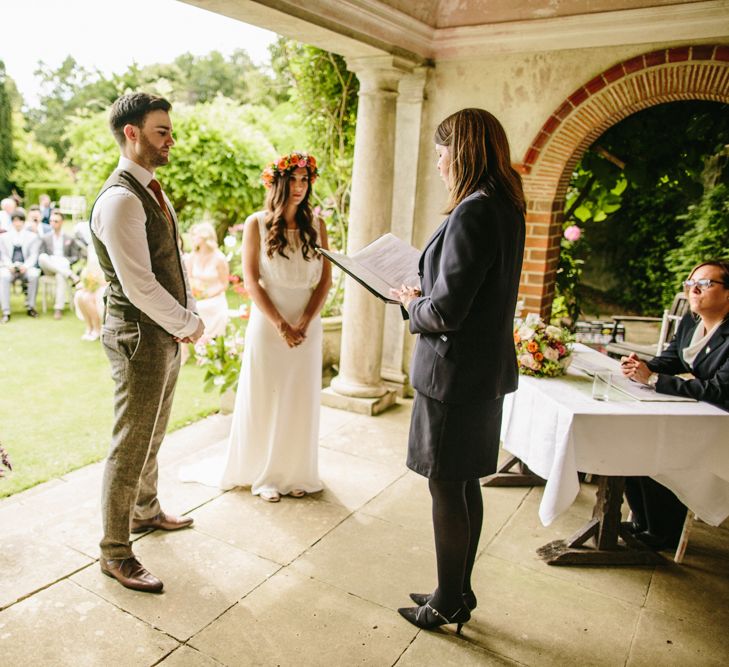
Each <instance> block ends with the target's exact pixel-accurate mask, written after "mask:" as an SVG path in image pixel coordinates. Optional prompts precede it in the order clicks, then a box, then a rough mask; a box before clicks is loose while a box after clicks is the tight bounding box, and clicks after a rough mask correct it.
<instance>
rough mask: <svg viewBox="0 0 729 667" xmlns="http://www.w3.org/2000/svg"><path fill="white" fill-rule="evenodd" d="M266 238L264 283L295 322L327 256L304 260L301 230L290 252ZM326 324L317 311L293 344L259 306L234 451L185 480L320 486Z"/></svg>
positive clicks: (256, 489) (187, 473) (238, 402)
mask: <svg viewBox="0 0 729 667" xmlns="http://www.w3.org/2000/svg"><path fill="white" fill-rule="evenodd" d="M257 217H258V225H259V232H260V238H261V252H260V256H259V262H260V283H261V285H262V286H263V288H264V289H265V290H266V293H267V294H268V295H269V297H270V298H271V301H272V302H273V304H274V305H275V306H276V309H277V310H278V311H279V313H281V315H282V316H283V317H284V318H285V319H286V320H287V321H288V322H289V323H291V324H294V323H295V322H296V321H297V320H298V319H299V317H300V316H301V314H302V313H303V312H304V309H305V307H306V304H307V303H308V302H309V298H310V297H311V294H312V292H313V291H314V288H315V287H316V286H317V284H318V283H319V279H320V277H321V270H322V266H321V263H322V260H321V259H320V257H319V255H316V254H314V256H313V257H311V253H310V259H309V261H306V260H304V257H303V254H302V252H301V240H300V239H299V236H298V231H297V230H289V231H287V239H288V242H289V245H288V246H287V249H286V254H287V255H288V259H286V258H284V257H281V256H280V255H279V254H277V253H276V254H274V256H273V257H272V258H269V257H268V256H267V255H266V252H265V244H264V239H265V238H266V229H265V226H264V223H263V215H262V214H259V215H258V216H257ZM321 363H322V326H321V318H320V317H319V316H318V315H317V317H316V318H314V319H313V320H312V321H311V323H310V324H309V328H308V330H307V334H306V339H305V340H304V342H303V343H301V344H300V345H298V346H297V347H293V348H291V347H289V346H288V345H287V344H286V343H285V342H284V340H283V339H282V338H281V337H280V336H279V334H278V331H277V330H276V328H275V327H274V326H273V325H272V324H271V323H270V322H269V321H268V319H266V317H265V316H264V315H263V313H261V311H260V310H258V308H256V307H255V305H251V316H250V321H249V322H248V328H247V329H246V340H245V348H244V352H243V365H242V367H241V374H240V379H239V381H238V390H237V393H236V397H235V409H234V411H233V424H232V427H231V432H230V437H229V440H228V451H227V454H226V457H225V460H224V462H223V466H222V469H221V467H220V459H218V461H217V465H216V464H215V463H212V462H202V463H201V464H200V465H198V466H190V467H188V468H186V469H185V470H183V471H181V473H180V475H181V477H182V479H184V480H186V481H199V482H202V483H205V484H211V485H214V486H219V487H220V488H223V489H231V488H233V487H235V486H250V487H251V491H252V493H254V494H259V493H260V492H261V491H278V492H279V493H280V494H282V495H283V494H287V493H289V492H290V491H293V490H295V489H301V490H303V491H306V492H307V493H311V492H314V491H320V490H321V488H322V485H321V481H320V480H319V471H318V457H317V448H318V440H319V393H320V391H321Z"/></svg>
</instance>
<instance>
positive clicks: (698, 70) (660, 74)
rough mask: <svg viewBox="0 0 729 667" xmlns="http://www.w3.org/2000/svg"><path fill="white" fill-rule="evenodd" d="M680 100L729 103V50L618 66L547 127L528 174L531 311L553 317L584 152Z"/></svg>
mask: <svg viewBox="0 0 729 667" xmlns="http://www.w3.org/2000/svg"><path fill="white" fill-rule="evenodd" d="M679 100H711V101H716V102H725V103H726V102H729V47H727V46H711V45H705V46H691V47H688V46H687V47H680V48H672V49H665V50H662V51H654V52H651V53H646V54H643V55H641V56H637V57H635V58H631V59H630V60H626V61H624V62H621V63H618V64H616V65H614V66H613V67H611V68H609V69H607V70H605V71H604V72H602V73H601V74H599V75H598V76H596V77H594V78H593V79H591V80H590V81H588V82H587V83H585V84H584V85H583V86H581V87H580V88H578V89H577V90H576V91H575V92H574V93H572V94H571V95H570V96H569V97H568V98H567V99H566V100H565V101H564V102H563V104H562V105H560V106H559V107H558V108H557V109H556V110H555V111H554V113H552V114H551V115H550V117H549V118H548V119H547V121H546V122H545V123H544V125H543V126H542V129H541V130H540V131H539V133H538V135H537V136H536V137H535V139H534V141H533V142H532V144H531V146H530V147H529V149H528V150H527V152H526V154H525V157H524V160H523V169H522V170H523V178H524V187H525V192H526V196H527V241H526V250H525V256H524V268H523V271H522V283H521V287H520V293H521V296H522V298H523V299H524V302H525V307H526V309H527V310H529V311H535V312H539V313H541V314H542V315H543V316H546V315H547V314H548V313H549V309H550V307H551V303H552V299H553V296H554V285H555V277H556V270H557V266H558V262H559V254H560V239H561V237H562V222H563V219H564V214H563V211H564V203H565V195H566V193H567V188H568V186H569V182H570V178H571V176H572V172H573V170H574V168H575V166H576V165H577V163H578V162H579V160H580V158H581V157H582V155H583V154H584V152H585V151H586V150H587V148H588V147H589V146H590V145H591V144H592V143H593V142H594V141H595V140H596V139H597V138H598V137H600V136H601V135H602V134H603V133H604V132H605V131H606V130H607V129H608V128H609V127H611V126H613V125H614V124H616V123H617V122H619V121H621V120H622V119H624V118H627V117H628V116H630V115H632V114H634V113H635V112H637V111H640V110H642V109H646V108H648V107H652V106H655V105H658V104H662V103H665V102H673V101H679Z"/></svg>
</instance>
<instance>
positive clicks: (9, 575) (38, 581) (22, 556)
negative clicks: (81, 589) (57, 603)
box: [0, 533, 93, 662]
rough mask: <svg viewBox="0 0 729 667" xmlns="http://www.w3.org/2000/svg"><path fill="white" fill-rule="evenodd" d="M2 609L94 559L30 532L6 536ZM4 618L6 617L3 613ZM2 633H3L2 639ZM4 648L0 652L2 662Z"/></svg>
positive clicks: (1, 553) (0, 550) (0, 565)
mask: <svg viewBox="0 0 729 667" xmlns="http://www.w3.org/2000/svg"><path fill="white" fill-rule="evenodd" d="M1 539H2V544H1V545H0V609H4V608H5V607H8V606H9V605H11V604H13V603H14V602H17V601H18V600H22V599H23V598H25V597H27V596H28V595H30V594H31V593H34V592H36V591H39V590H42V589H43V588H45V587H47V586H49V585H50V584H52V583H53V582H55V581H58V580H59V579H63V578H64V577H67V576H68V575H70V574H73V573H74V572H76V571H77V570H79V569H81V568H83V567H84V566H86V565H88V564H89V563H91V562H93V561H92V559H91V558H89V557H88V556H85V555H84V554H81V553H79V552H77V551H74V550H73V549H69V548H68V547H64V546H62V545H60V544H58V543H56V542H52V541H49V540H44V539H42V538H39V537H36V536H35V535H34V534H32V533H31V534H29V535H19V534H15V535H2V537H1ZM0 620H2V616H0ZM1 636H2V633H0V638H1ZM1 661H2V651H0V662H1Z"/></svg>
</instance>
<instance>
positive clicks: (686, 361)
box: [621, 260, 729, 549]
mask: <svg viewBox="0 0 729 667" xmlns="http://www.w3.org/2000/svg"><path fill="white" fill-rule="evenodd" d="M683 284H684V289H685V290H686V294H687V296H688V300H689V307H690V312H689V313H687V314H686V315H684V317H683V318H682V319H681V322H680V323H679V325H678V329H677V330H676V336H675V337H674V339H673V340H672V341H671V343H670V345H669V346H668V347H667V348H666V350H665V351H664V352H662V353H661V354H659V355H658V356H657V357H654V358H653V359H651V360H650V361H649V362H647V363H646V362H643V361H641V360H640V359H638V357H637V356H636V355H634V354H631V355H630V356H629V357H622V359H621V368H622V371H623V375H625V376H626V377H629V378H631V379H632V380H635V381H636V382H640V383H641V384H644V385H647V386H648V387H652V388H653V389H654V390H655V391H657V392H659V393H662V394H671V395H673V396H689V397H691V398H695V399H696V400H697V401H706V402H707V403H713V404H714V405H716V406H718V407H720V408H722V409H723V410H727V411H729V261H727V260H708V261H706V262H701V263H700V264H697V265H696V266H695V267H694V268H693V269H692V270H691V272H690V273H689V276H688V278H687V279H686V280H685V281H684V283H683ZM684 373H690V374H691V376H692V377H690V378H689V379H685V378H683V377H678V376H679V375H682V374H684ZM625 497H626V499H627V501H628V505H630V509H631V511H632V513H633V523H632V525H630V526H629V529H630V530H632V532H633V533H634V534H635V535H636V537H638V538H639V539H640V540H641V541H642V542H644V543H645V544H647V545H648V546H650V547H653V548H655V549H675V548H676V546H677V545H678V542H679V539H680V537H681V531H682V529H683V524H684V521H685V519H686V506H685V505H684V504H683V503H682V502H681V501H680V500H679V499H678V498H677V497H676V495H675V494H674V493H673V492H672V491H670V490H669V489H667V488H666V487H665V486H663V485H662V484H659V483H658V482H656V481H655V480H654V479H651V478H650V477H627V478H626V480H625Z"/></svg>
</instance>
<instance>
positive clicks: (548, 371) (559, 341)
mask: <svg viewBox="0 0 729 667" xmlns="http://www.w3.org/2000/svg"><path fill="white" fill-rule="evenodd" d="M573 341H574V336H573V335H572V334H571V333H570V331H569V329H565V328H563V327H555V326H552V325H551V324H545V323H544V321H543V320H542V318H541V317H539V315H537V314H535V313H529V315H527V316H526V318H525V319H524V320H517V322H516V326H515V328H514V345H515V346H516V360H517V363H518V364H519V372H520V373H523V374H524V375H533V376H534V377H556V376H558V375H562V374H563V373H564V372H565V371H566V370H567V367H568V366H569V365H570V362H571V361H572V348H571V343H572V342H573Z"/></svg>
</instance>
